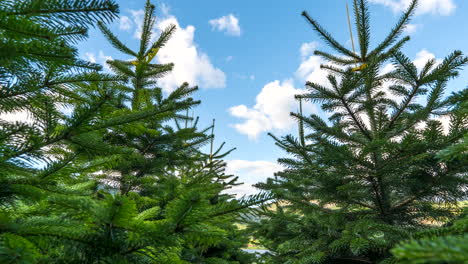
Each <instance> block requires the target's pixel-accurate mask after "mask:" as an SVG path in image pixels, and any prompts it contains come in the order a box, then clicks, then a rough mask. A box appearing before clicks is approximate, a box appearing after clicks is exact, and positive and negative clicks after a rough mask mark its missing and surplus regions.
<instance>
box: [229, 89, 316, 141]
mask: <svg viewBox="0 0 468 264" xmlns="http://www.w3.org/2000/svg"><path fill="white" fill-rule="evenodd" d="M300 93H304V90H301V89H296V88H294V86H293V81H292V80H286V81H283V82H280V81H278V80H276V81H273V82H270V83H267V84H266V85H265V86H264V87H263V88H262V90H261V91H260V93H259V94H258V95H257V97H256V104H255V105H254V106H253V107H247V106H245V105H237V106H233V107H231V108H229V113H230V114H231V115H232V116H234V117H237V118H240V119H244V121H243V122H242V123H237V124H234V125H232V126H233V127H234V128H235V129H236V130H237V131H238V132H239V133H241V134H244V135H247V136H248V138H249V139H256V138H258V136H259V135H260V134H261V133H263V132H266V131H272V130H276V131H278V130H279V131H285V130H288V129H290V128H291V127H293V126H294V125H295V124H296V122H295V121H294V120H293V119H292V118H291V116H290V115H289V113H290V112H291V111H295V110H297V106H298V104H297V101H296V100H295V99H294V95H296V94H300ZM311 108H312V106H311V105H307V107H306V110H310V109H311Z"/></svg>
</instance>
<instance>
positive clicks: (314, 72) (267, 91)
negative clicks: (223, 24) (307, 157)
mask: <svg viewBox="0 0 468 264" xmlns="http://www.w3.org/2000/svg"><path fill="white" fill-rule="evenodd" d="M316 47H317V43H316V42H309V43H304V44H302V45H301V47H300V49H299V52H300V54H301V64H300V65H299V67H298V69H297V71H296V73H295V77H296V78H297V79H298V80H299V81H300V82H301V83H304V82H305V81H313V82H316V83H321V84H326V83H328V81H327V74H328V73H327V72H326V71H325V70H322V69H320V65H321V64H322V63H324V61H323V60H322V59H321V58H320V57H318V56H314V55H312V54H313V51H314V50H315V49H316ZM251 79H252V78H251ZM304 92H305V90H304V89H298V88H295V87H294V81H293V79H289V80H285V81H283V82H280V81H279V80H275V81H272V82H269V83H267V84H266V85H265V86H263V88H262V90H261V91H260V93H259V94H258V95H257V97H256V102H255V105H254V106H253V107H247V106H246V105H243V104H241V105H237V106H233V107H231V108H229V110H228V111H229V113H230V114H231V115H232V116H234V117H237V118H240V119H243V120H244V121H243V122H241V123H236V124H233V125H232V127H234V128H235V129H236V130H237V131H238V132H239V133H241V134H244V135H247V137H248V138H249V139H251V140H254V139H257V138H258V136H259V135H260V134H261V133H264V132H269V131H280V132H281V131H283V132H284V131H287V130H290V129H291V128H293V127H294V126H295V125H297V122H296V121H295V120H294V119H293V118H292V117H291V116H290V112H293V111H297V108H298V103H297V100H296V99H295V98H294V96H295V95H296V94H302V93H304ZM303 110H304V112H305V113H308V112H316V111H317V109H316V108H315V106H314V105H312V104H304V105H303Z"/></svg>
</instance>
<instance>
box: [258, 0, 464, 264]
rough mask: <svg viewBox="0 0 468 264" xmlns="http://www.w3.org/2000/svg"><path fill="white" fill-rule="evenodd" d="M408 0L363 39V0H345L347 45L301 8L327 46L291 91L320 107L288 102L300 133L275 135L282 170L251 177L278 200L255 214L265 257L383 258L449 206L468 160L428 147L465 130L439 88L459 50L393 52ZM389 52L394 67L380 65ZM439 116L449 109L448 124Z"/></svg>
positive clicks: (441, 217)
mask: <svg viewBox="0 0 468 264" xmlns="http://www.w3.org/2000/svg"><path fill="white" fill-rule="evenodd" d="M416 5H417V2H416V1H411V4H410V5H409V7H408V9H407V10H406V12H405V13H404V14H403V15H402V16H401V18H400V19H399V20H398V22H397V23H396V25H395V26H394V27H393V28H392V29H391V30H390V33H389V34H388V35H387V36H386V37H385V38H384V40H383V41H382V42H380V43H378V44H377V45H376V46H375V47H373V48H372V47H371V28H370V27H371V24H370V20H369V18H370V13H369V9H368V2H367V1H365V0H355V1H354V18H355V20H354V22H355V27H356V29H357V36H358V44H359V47H358V49H357V51H356V52H355V51H353V50H350V49H348V48H346V47H345V45H342V44H340V43H339V42H338V41H336V39H335V38H334V37H333V36H332V35H331V34H330V33H328V32H327V31H326V30H325V29H324V28H323V27H322V26H321V25H320V24H319V23H318V22H317V21H315V20H314V19H313V18H311V17H310V16H309V15H308V14H307V13H306V12H303V16H304V17H305V19H306V20H307V21H308V22H309V23H310V25H311V26H312V29H313V30H314V31H315V32H316V33H318V35H319V36H320V37H321V39H322V40H323V41H324V42H325V43H326V44H327V45H328V46H329V47H330V48H331V50H333V52H332V53H329V52H323V51H316V52H315V55H317V56H320V57H322V58H323V59H325V60H326V61H328V62H329V64H327V65H323V66H322V67H323V68H324V69H327V70H328V71H329V75H328V84H318V83H314V80H312V81H311V82H308V83H307V84H306V87H307V89H308V91H307V93H305V94H303V95H299V96H297V97H298V98H300V99H302V100H306V101H309V102H312V103H319V104H320V105H321V107H322V110H323V111H324V112H328V113H330V117H329V118H328V121H327V120H324V119H322V118H321V117H320V116H318V115H316V114H312V115H310V116H304V115H301V114H297V113H293V114H292V116H293V117H295V118H297V119H298V120H299V121H300V123H301V124H303V125H304V126H305V127H304V130H301V131H304V133H300V135H299V138H296V137H294V136H292V135H288V136H285V137H283V138H276V137H274V136H273V138H274V139H275V141H276V144H277V145H278V146H279V147H280V148H282V149H283V150H285V151H286V152H288V153H289V154H290V157H287V158H281V159H279V162H280V163H281V164H282V165H283V166H284V167H285V168H286V169H285V170H284V171H281V172H279V173H277V174H276V176H275V177H274V178H270V179H268V181H267V182H266V183H264V184H259V186H260V187H261V188H263V189H265V190H268V191H271V192H272V193H273V194H274V195H275V196H276V197H277V199H278V201H279V202H278V206H275V207H272V208H270V210H268V212H267V213H266V216H267V218H266V219H265V220H262V221H261V222H260V223H259V224H256V226H257V231H256V235H257V236H258V237H260V239H262V240H263V242H264V244H265V245H267V246H268V247H269V248H270V249H271V250H272V251H274V255H272V256H270V258H269V259H270V260H269V261H270V262H268V263H385V262H387V261H391V253H390V249H391V248H392V247H393V246H394V245H395V244H396V243H398V242H399V241H401V240H402V239H406V238H409V237H410V235H411V234H412V233H413V232H415V231H419V230H424V229H426V228H428V227H429V226H430V224H431V222H432V223H433V222H434V221H435V222H440V221H447V220H448V219H451V218H452V217H453V216H454V215H456V214H457V212H459V210H457V208H456V206H457V203H456V202H457V201H459V200H462V199H464V198H466V190H467V183H468V182H467V180H466V178H465V176H466V175H465V174H466V171H467V168H468V163H467V162H466V159H465V160H464V159H461V158H460V157H453V159H450V160H441V159H440V158H439V156H438V153H439V152H440V151H441V150H444V149H446V148H447V147H449V146H451V145H452V144H454V143H456V142H459V141H460V140H461V139H463V137H464V135H465V134H466V132H467V124H468V123H467V120H466V116H462V115H459V114H458V113H457V111H454V110H453V109H452V108H451V107H452V106H453V103H452V102H451V101H450V100H446V98H444V90H445V89H446V86H447V82H448V81H449V80H450V79H452V78H454V77H456V76H457V75H458V71H459V69H460V68H461V67H462V66H464V65H466V63H467V62H468V59H467V58H466V57H464V56H463V55H462V54H461V52H460V51H455V52H453V53H452V54H450V55H448V56H447V57H446V58H445V59H444V60H443V61H442V62H441V63H437V62H436V60H434V59H432V60H429V61H427V63H426V64H425V65H424V66H423V67H422V68H421V69H418V68H417V67H416V65H414V64H413V62H412V61H411V60H410V59H409V58H408V57H407V56H405V55H404V54H403V53H402V52H401V47H402V46H403V44H405V43H406V42H407V41H408V40H409V37H403V38H400V36H401V34H402V33H403V30H404V28H405V26H406V25H407V24H408V22H409V20H410V17H411V15H412V14H413V12H414V10H415V8H416ZM388 63H391V65H393V68H394V69H393V70H392V71H390V72H388V73H382V68H383V66H385V65H386V64H388ZM441 115H445V116H446V117H449V119H450V127H449V131H448V133H447V134H445V133H444V132H443V126H442V123H441V122H440V121H439V120H438V119H437V117H438V116H441Z"/></svg>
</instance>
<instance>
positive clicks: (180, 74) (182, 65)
mask: <svg viewBox="0 0 468 264" xmlns="http://www.w3.org/2000/svg"><path fill="white" fill-rule="evenodd" d="M170 24H174V25H176V27H177V30H176V32H175V33H174V35H173V36H172V38H171V39H170V40H169V41H168V43H167V44H166V46H164V48H162V49H161V51H159V53H158V56H157V57H156V58H157V60H158V62H159V63H171V62H172V63H174V64H175V66H174V69H173V71H172V72H171V73H169V74H168V75H167V76H165V77H164V78H162V79H161V80H160V85H161V86H162V87H163V88H164V89H165V90H166V91H167V90H173V89H175V88H176V87H177V86H179V85H181V84H182V83H183V82H188V83H190V84H191V85H200V87H201V88H224V87H225V86H226V75H225V74H224V72H223V71H221V70H220V69H219V68H216V67H215V66H213V64H212V63H211V61H210V58H209V57H208V55H207V54H206V53H204V52H201V51H200V50H199V48H198V47H197V45H196V43H195V42H194V33H195V27H194V26H191V25H189V26H187V27H185V28H183V27H181V26H180V25H179V22H178V21H177V18H176V17H174V16H170V17H168V18H165V19H164V20H162V21H160V22H158V23H157V24H156V28H157V29H158V30H159V31H161V30H164V29H165V28H167V26H169V25H170Z"/></svg>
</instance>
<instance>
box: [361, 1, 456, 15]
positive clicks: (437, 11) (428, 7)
mask: <svg viewBox="0 0 468 264" xmlns="http://www.w3.org/2000/svg"><path fill="white" fill-rule="evenodd" d="M370 2H372V3H376V4H382V5H384V6H386V7H389V8H391V9H392V10H393V11H394V12H402V11H404V10H405V9H406V8H407V7H408V6H409V4H410V3H411V0H370ZM455 9H456V5H455V3H454V2H453V0H423V1H419V3H418V7H417V9H416V15H423V14H433V15H444V16H447V15H450V14H452V13H453V12H454V11H455Z"/></svg>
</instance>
